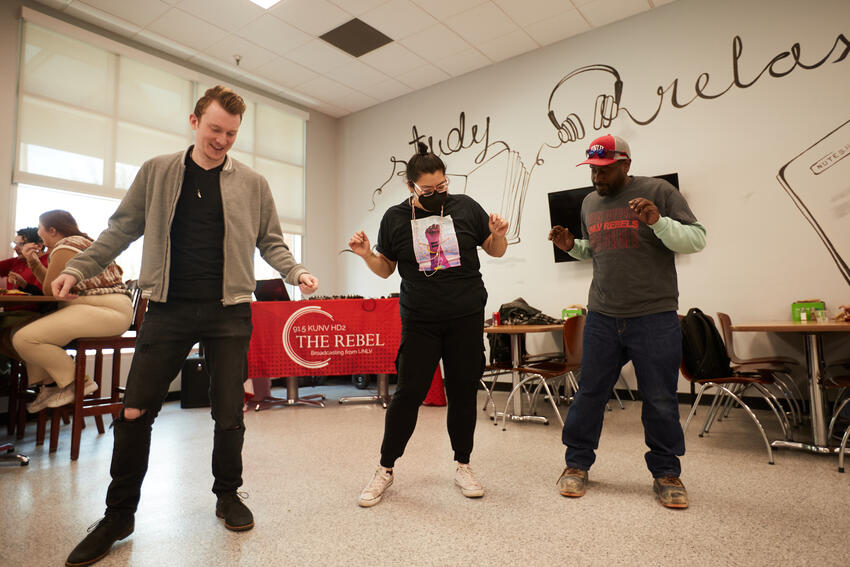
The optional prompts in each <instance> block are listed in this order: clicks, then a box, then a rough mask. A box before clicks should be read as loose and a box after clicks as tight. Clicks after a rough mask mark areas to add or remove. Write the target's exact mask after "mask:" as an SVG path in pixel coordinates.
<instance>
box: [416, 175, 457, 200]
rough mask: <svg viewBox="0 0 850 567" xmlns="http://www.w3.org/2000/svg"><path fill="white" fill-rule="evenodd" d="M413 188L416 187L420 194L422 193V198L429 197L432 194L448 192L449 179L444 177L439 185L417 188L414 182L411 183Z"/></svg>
mask: <svg viewBox="0 0 850 567" xmlns="http://www.w3.org/2000/svg"><path fill="white" fill-rule="evenodd" d="M413 186H414V187H416V188H417V189H418V190H419V192H420V193H422V196H423V197H430V196H431V195H433V194H434V193H445V192H446V191H448V190H449V178H448V177H446V178H445V179H443V181H442V182H441V183H440V184H439V185H436V186H435V185H424V186H419V185H417V184H416V182H415V181H414V182H413Z"/></svg>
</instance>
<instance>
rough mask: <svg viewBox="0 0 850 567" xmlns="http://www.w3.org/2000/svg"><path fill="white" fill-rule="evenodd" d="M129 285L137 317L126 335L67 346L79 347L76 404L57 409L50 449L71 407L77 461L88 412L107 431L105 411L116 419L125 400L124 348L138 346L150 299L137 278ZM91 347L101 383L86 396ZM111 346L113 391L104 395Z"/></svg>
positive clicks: (100, 429) (73, 455) (96, 378)
mask: <svg viewBox="0 0 850 567" xmlns="http://www.w3.org/2000/svg"><path fill="white" fill-rule="evenodd" d="M128 287H129V288H130V290H131V292H132V294H133V296H132V299H133V320H132V323H131V324H130V328H129V329H128V330H127V332H125V333H124V334H123V335H118V336H114V337H93V338H79V339H76V340H74V341H73V342H72V343H71V344H69V345H68V346H67V347H66V348H67V349H69V350H75V351H76V356H75V368H76V372H75V375H74V384H75V394H74V401H73V402H72V404H68V405H67V406H65V409H63V408H55V409H54V410H53V415H52V418H51V426H50V452H54V451H55V450H56V447H57V445H58V439H59V427H58V425H59V423H58V422H59V419H60V417H61V415H62V411H67V408H71V413H72V419H71V460H72V461H76V460H77V458H78V457H79V455H80V438H81V436H82V430H83V426H84V423H83V420H84V418H85V417H86V416H94V418H95V424H96V425H97V431H98V433H105V432H106V429H105V428H104V426H103V415H104V414H111V415H112V418H113V419H116V418H117V417H118V414H119V412H120V411H121V408H122V405H123V402H122V401H121V397H122V394H123V393H124V388H123V387H121V350H122V349H131V348H135V346H136V335H137V333H138V331H139V329H141V326H142V321H143V320H144V316H145V310H146V309H147V303H148V300H147V299H146V298H143V297H142V293H141V289H139V288H138V287H137V286H136V285H135V282H128ZM89 350H93V351H95V358H94V376H93V377H92V378H93V380H94V381H95V383H97V390H95V391H94V392H93V393H92V394H90V395H89V396H84V395H83V387H84V385H85V381H86V360H87V352H86V351H89ZM107 350H110V351H112V381H111V384H110V388H109V395H108V396H102V395H101V394H102V392H101V388H102V387H103V353H104V351H107Z"/></svg>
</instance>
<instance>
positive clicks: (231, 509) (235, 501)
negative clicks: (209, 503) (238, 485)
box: [215, 491, 254, 532]
mask: <svg viewBox="0 0 850 567" xmlns="http://www.w3.org/2000/svg"><path fill="white" fill-rule="evenodd" d="M246 498H248V494H247V493H246V492H235V491H234V492H225V493H224V494H219V495H218V500H217V501H216V503H215V515H216V516H218V517H219V518H224V527H225V528H227V529H228V530H230V531H232V532H244V531H248V530H250V529H251V528H253V527H254V515H253V514H252V513H251V510H249V509H248V507H247V506H245V503H244V502H242V501H243V500H245V499H246Z"/></svg>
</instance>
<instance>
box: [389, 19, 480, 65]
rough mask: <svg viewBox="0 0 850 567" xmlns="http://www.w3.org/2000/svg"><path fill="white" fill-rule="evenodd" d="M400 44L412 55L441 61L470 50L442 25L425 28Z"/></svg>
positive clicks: (468, 46)
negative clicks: (411, 52) (415, 54)
mask: <svg viewBox="0 0 850 567" xmlns="http://www.w3.org/2000/svg"><path fill="white" fill-rule="evenodd" d="M401 43H402V44H403V45H404V46H405V47H407V48H408V49H410V50H411V51H413V52H414V53H421V54H422V55H425V56H426V57H428V59H432V60H434V59H443V58H445V57H448V56H449V55H454V54H455V53H460V52H461V51H464V50H466V49H469V48H470V45H469V44H468V43H466V42H465V41H464V40H462V39H461V38H460V36H459V35H457V34H456V33H455V32H453V31H452V30H450V29H449V28H447V27H446V26H444V25H443V24H437V25H435V26H431V27H429V28H426V29H424V30H422V31H421V32H418V33H415V34H413V35H412V36H410V37H408V38H406V39H403V40H402V41H401Z"/></svg>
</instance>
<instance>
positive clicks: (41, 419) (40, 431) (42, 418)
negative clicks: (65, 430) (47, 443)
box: [35, 409, 47, 447]
mask: <svg viewBox="0 0 850 567" xmlns="http://www.w3.org/2000/svg"><path fill="white" fill-rule="evenodd" d="M46 429H47V410H46V409H43V410H41V411H40V412H38V426H37V427H36V429H35V444H36V446H39V447H40V446H42V445H44V433H45V430H46Z"/></svg>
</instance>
